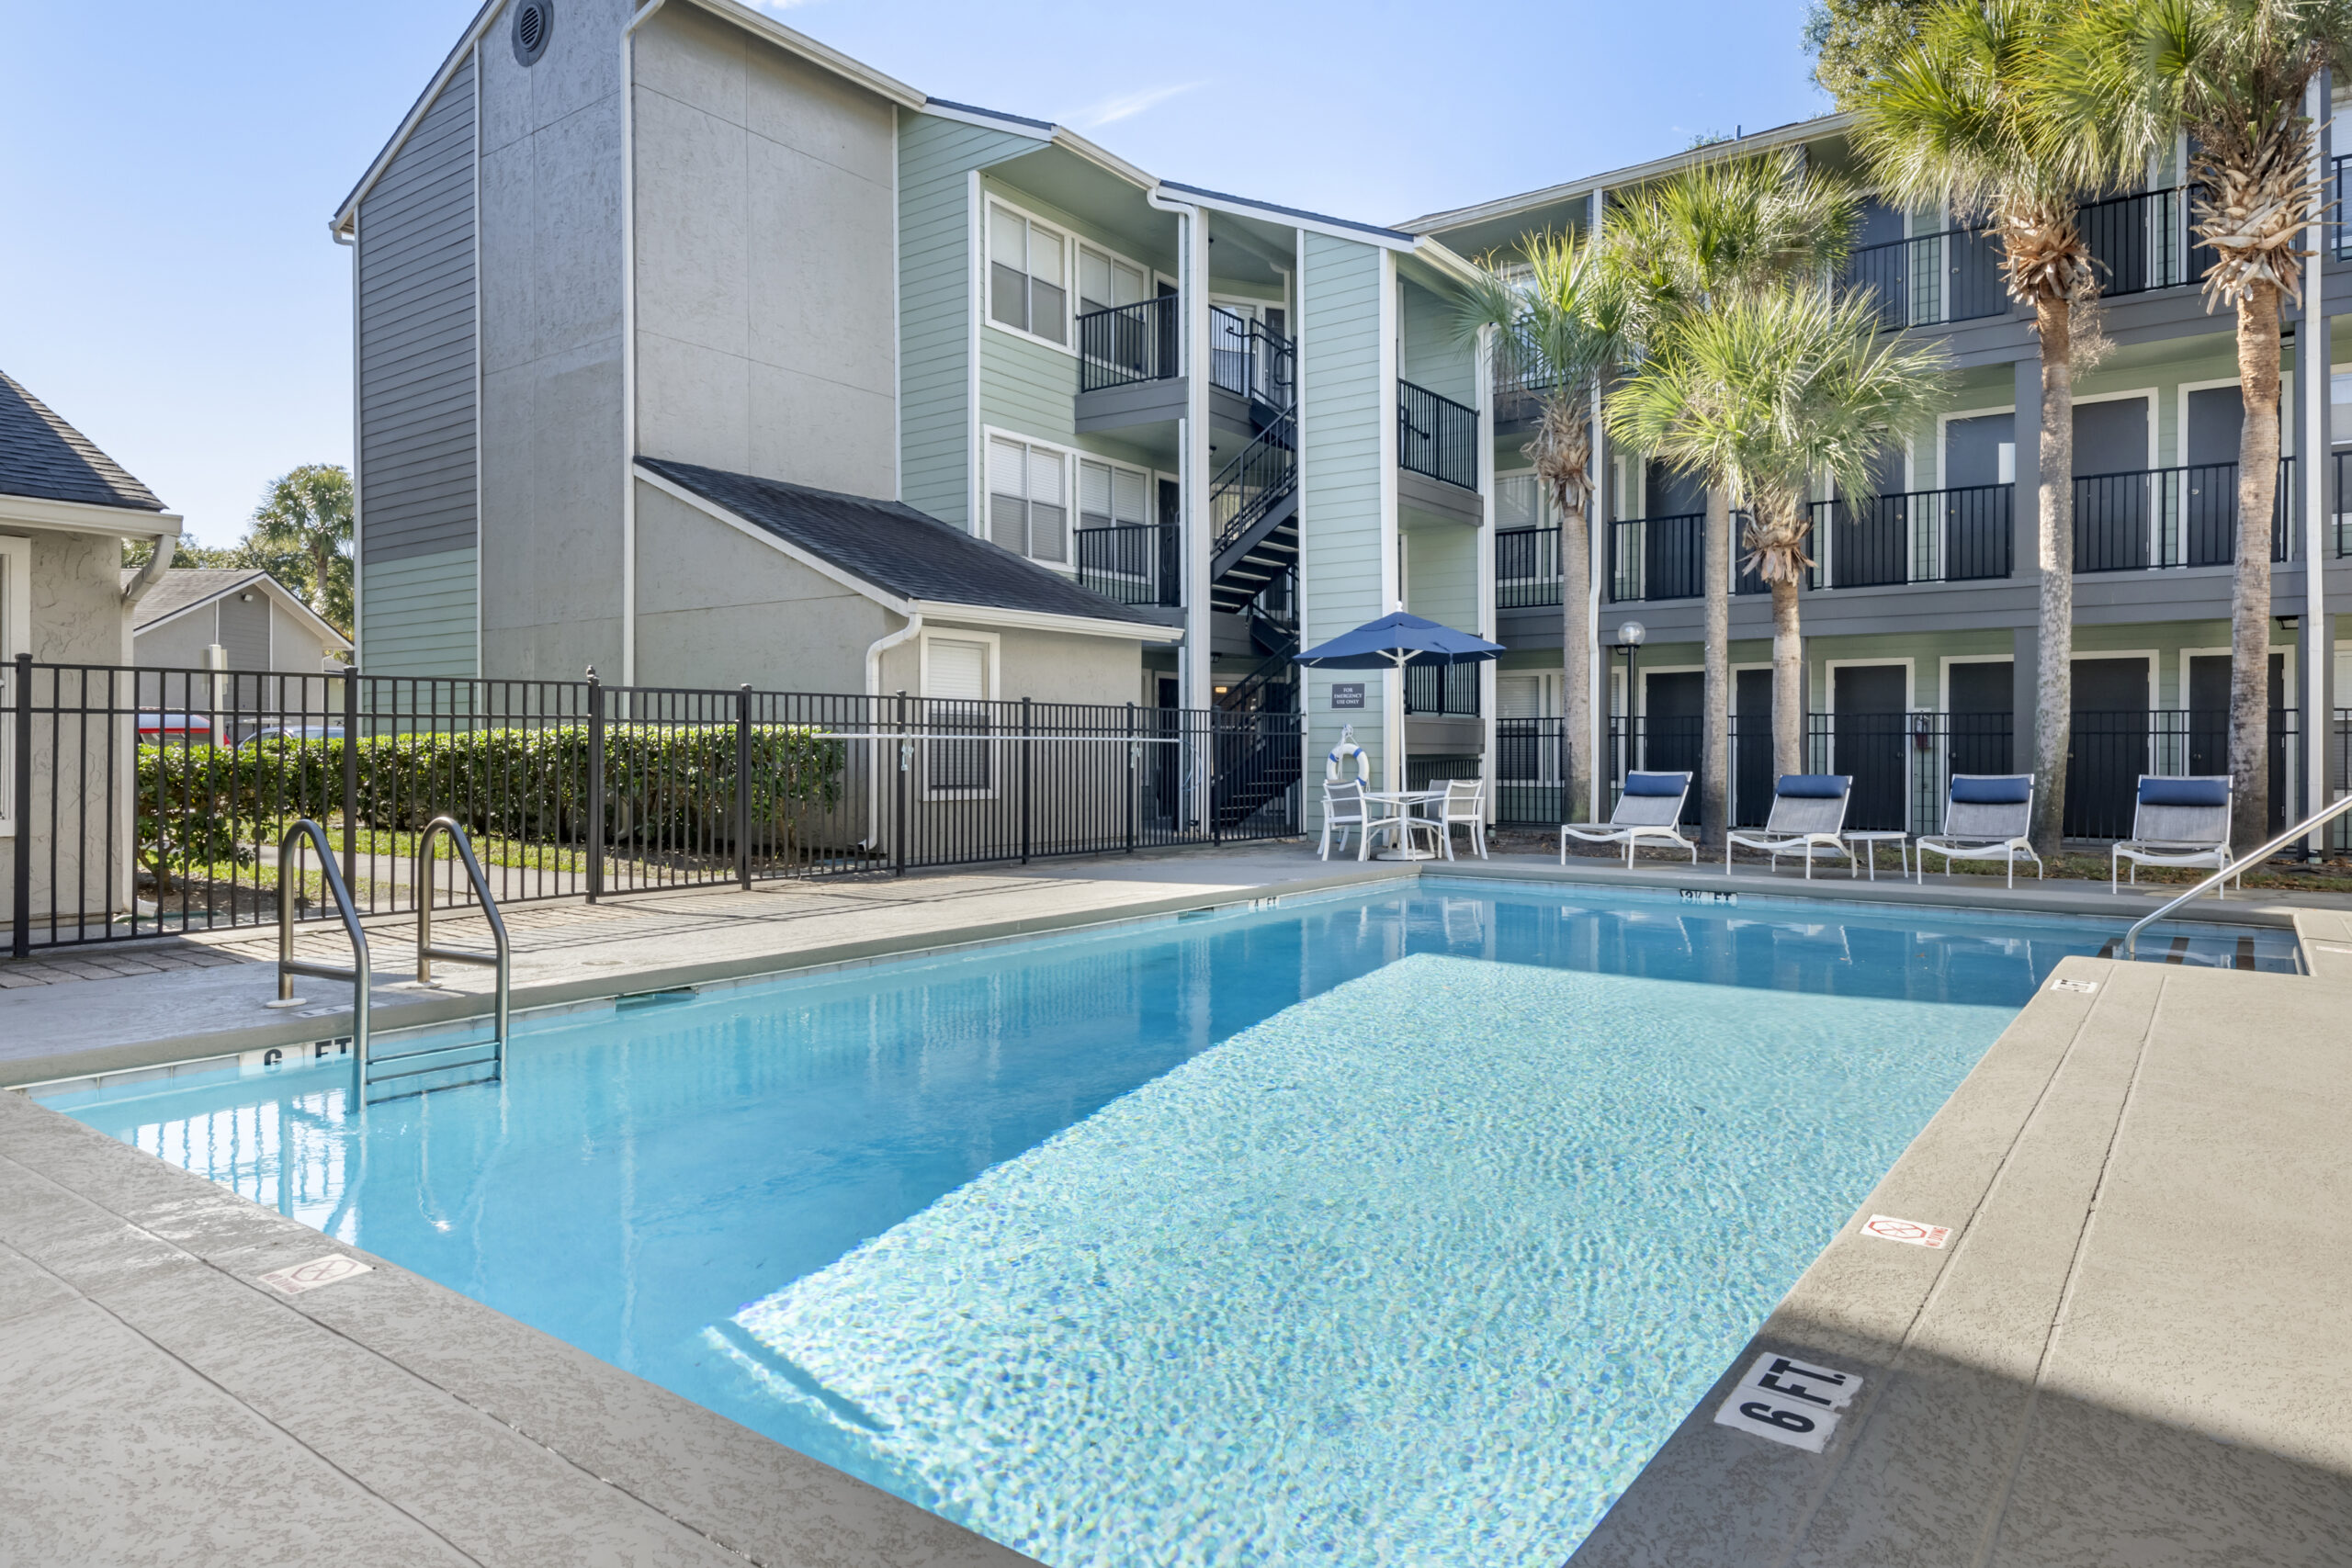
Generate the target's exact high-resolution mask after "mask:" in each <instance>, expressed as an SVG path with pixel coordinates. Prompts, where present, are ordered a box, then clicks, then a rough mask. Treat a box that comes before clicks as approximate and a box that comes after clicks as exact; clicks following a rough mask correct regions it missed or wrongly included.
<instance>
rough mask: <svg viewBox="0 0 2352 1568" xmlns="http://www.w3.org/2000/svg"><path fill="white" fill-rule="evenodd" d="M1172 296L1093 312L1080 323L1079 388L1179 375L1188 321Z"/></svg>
mask: <svg viewBox="0 0 2352 1568" xmlns="http://www.w3.org/2000/svg"><path fill="white" fill-rule="evenodd" d="M1176 299H1177V297H1176V296H1175V295H1173V294H1163V295H1161V296H1160V297H1159V299H1138V300H1136V302H1135V303H1134V304H1132V305H1114V306H1112V307H1110V308H1109V309H1108V310H1089V311H1087V312H1086V313H1085V314H1084V315H1082V316H1080V317H1079V319H1078V389H1079V390H1080V391H1081V392H1099V391H1101V390H1103V389H1104V388H1107V387H1125V386H1132V385H1133V384H1135V383H1136V382H1137V381H1164V380H1166V379H1168V378H1170V377H1171V376H1174V375H1177V374H1179V367H1180V366H1181V365H1182V357H1181V356H1180V355H1179V354H1178V352H1177V333H1178V331H1179V329H1180V328H1181V326H1182V321H1183V317H1182V315H1181V314H1180V313H1179V310H1178V307H1177V303H1176Z"/></svg>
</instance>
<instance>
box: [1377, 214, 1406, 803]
mask: <svg viewBox="0 0 2352 1568" xmlns="http://www.w3.org/2000/svg"><path fill="white" fill-rule="evenodd" d="M1397 288H1398V284H1397V253H1396V252H1395V251H1391V250H1386V249H1383V250H1382V251H1381V252H1380V602H1381V604H1384V605H1385V606H1386V609H1385V610H1383V611H1382V614H1384V615H1385V614H1387V613H1388V611H1391V610H1401V609H1403V608H1404V607H1405V582H1404V574H1403V573H1402V572H1401V571H1399V570H1397V568H1398V566H1399V564H1400V563H1399V561H1398V559H1397V545H1398V541H1399V540H1400V539H1401V538H1402V537H1403V535H1402V534H1401V533H1400V531H1399V528H1398V523H1397V322H1398V315H1397ZM1380 694H1381V703H1380V708H1381V714H1380V730H1381V734H1380V760H1381V767H1380V773H1381V777H1382V779H1383V780H1385V787H1386V788H1388V789H1392V790H1395V789H1403V788H1404V787H1405V672H1404V671H1402V670H1393V669H1392V670H1389V671H1385V672H1384V673H1383V674H1382V675H1381V677H1380Z"/></svg>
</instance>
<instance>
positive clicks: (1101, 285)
mask: <svg viewBox="0 0 2352 1568" xmlns="http://www.w3.org/2000/svg"><path fill="white" fill-rule="evenodd" d="M1150 281H1151V280H1150V279H1149V278H1148V277H1146V276H1144V271H1143V268H1141V267H1139V266H1136V265H1135V264H1133V263H1132V262H1124V261H1121V260H1119V258H1118V257H1116V256H1106V255H1104V254H1103V253H1102V252H1100V251H1096V250H1090V249H1088V248H1086V247H1084V246H1080V249H1079V253H1078V313H1079V314H1080V315H1081V316H1082V315H1085V314H1086V313H1087V312H1088V311H1090V310H1109V309H1111V308H1112V307H1113V306H1114V305H1133V304H1135V303H1136V302H1137V301H1138V300H1141V299H1148V298H1149V297H1150V292H1151V291H1150V287H1149V286H1150Z"/></svg>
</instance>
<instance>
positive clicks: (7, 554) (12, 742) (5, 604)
mask: <svg viewBox="0 0 2352 1568" xmlns="http://www.w3.org/2000/svg"><path fill="white" fill-rule="evenodd" d="M32 612H33V542H32V540H30V539H28V538H27V537H25V536H22V535H18V534H0V660H6V664H7V668H6V670H5V671H0V714H6V713H12V712H14V711H15V709H16V705H17V686H16V682H17V674H16V671H17V655H18V654H20V653H30V652H31V651H32V647H33V628H32ZM16 744H17V735H16V726H15V725H13V724H6V725H0V838H8V839H13V838H15V837H16V835H17V800H16V794H17V753H16Z"/></svg>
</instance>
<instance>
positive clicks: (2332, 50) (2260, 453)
mask: <svg viewBox="0 0 2352 1568" xmlns="http://www.w3.org/2000/svg"><path fill="white" fill-rule="evenodd" d="M2067 41H2068V44H2069V50H2068V64H2069V66H2070V69H2068V70H2066V71H2064V72H2063V73H2059V74H2058V76H2057V78H2056V81H2055V85H2054V86H2053V91H2052V103H2053V107H2054V109H2055V111H2056V112H2057V113H2058V114H2059V115H2060V116H2062V117H2064V118H2069V119H2072V120H2075V121H2082V120H2089V119H2095V118H2098V117H2100V116H2102V115H2105V114H2109V113H2111V112H2112V111H2111V109H2110V108H2109V106H2110V105H2112V104H2116V103H2121V104H2124V105H2126V106H2128V113H2127V118H2126V119H2125V138H2126V141H2127V144H2128V145H2129V146H2130V147H2131V148H2132V149H2134V150H2135V151H2137V152H2140V153H2141V154H2142V155H2143V156H2145V155H2148V154H2151V153H2160V152H2163V151H2165V150H2168V149H2169V148H2170V147H2171V146H2172V144H2173V138H2174V136H2175V135H2176V134H2177V132H2179V131H2181V130H2186V131H2187V132H2188V135H2189V138H2190V140H2191V143H2192V145H2193V146H2194V148H2195V152H2194V153H2193V154H2192V155H2191V157H2190V159H2189V164H2188V183H2190V184H2193V185H2195V186H2197V187H2198V190H2199V194H2198V197H2197V199H2196V202H2195V205H2194V206H2193V207H2192V209H2190V216H2191V217H2192V219H2193V220H2194V221H2195V223H2196V229H2197V237H2198V238H2199V240H2201V241H2203V242H2204V243H2206V244H2207V245H2209V246H2211V248H2212V251H2213V262H2212V265H2211V267H2210V268H2209V269H2208V270H2207V272H2206V274H2205V308H2206V310H2208V311H2211V310H2213V308H2214V307H2215V306H2217V305H2224V304H2226V305H2230V306H2233V307H2234V308H2235V310H2236V312H2237V349H2238V384H2239V387H2240V389H2241V390H2242V392H2243V395H2244V397H2245V423H2244V425H2243V426H2242V427H2241V428H2240V430H2239V434H2238V536H2237V546H2236V558H2237V569H2236V582H2235V585H2234V590H2233V594H2232V597H2231V604H2230V774H2231V779H2232V783H2233V785H2234V786H2235V787H2234V790H2233V798H2234V800H2235V802H2236V818H2237V820H2236V821H2235V822H2233V824H2232V825H2231V826H2232V829H2233V835H2232V836H2233V838H2234V839H2235V840H2237V842H2238V845H2239V847H2240V848H2241V849H2245V848H2250V847H2251V846H2253V845H2254V844H2256V843H2258V842H2259V841H2261V840H2264V839H2267V838H2268V837H2269V836H2270V611H2271V604H2270V550H2271V536H2270V535H2271V519H2272V509H2273V507H2274V506H2275V504H2276V502H2277V494H2278V352H2279V338H2278V314H2279V312H2278V301H2279V299H2280V297H2281V296H2282V295H2283V296H2285V297H2287V298H2290V299H2295V300H2297V301H2299V302H2300V301H2301V299H2302V276H2301V271H2302V269H2301V265H2300V264H2301V260H2302V258H2303V257H2304V256H2305V255H2306V254H2309V253H2307V252H2306V251H2304V250H2303V249H2302V247H2301V242H2302V238H2303V235H2304V232H2305V231H2306V229H2307V227H2308V226H2309V225H2312V224H2314V223H2317V222H2318V221H2319V220H2320V218H2321V215H2322V211H2323V209H2324V203H2325V197H2324V191H2323V190H2322V188H2321V186H2320V183H2319V182H2318V181H2316V180H2314V179H2313V178H2312V146H2313V142H2312V138H2313V129H2312V121H2311V119H2310V118H2309V117H2308V116H2307V115H2305V114H2304V112H2303V90H2304V87H2305V86H2306V85H2308V84H2309V83H2310V82H2311V80H2312V77H2314V76H2315V75H2317V74H2318V73H2319V72H2320V71H2321V70H2322V69H2323V68H2324V67H2327V66H2331V65H2333V66H2336V67H2338V68H2339V69H2340V68H2341V67H2342V66H2343V64H2344V63H2345V62H2346V59H2347V56H2352V3H2347V0H2109V3H2107V4H2103V5H2098V6H2093V7H2091V8H2090V9H2089V10H2088V11H2087V12H2086V13H2085V15H2084V16H2083V17H2082V18H2081V20H2080V23H2079V25H2078V27H2077V28H2075V31H2074V32H2073V34H2072V35H2071V36H2070V38H2069V39H2068V40H2067ZM2322 352H2324V350H2323V351H2322ZM2320 456H2321V455H2320V454H2318V453H2312V454H2311V455H2309V456H2308V457H2306V458H2305V461H2307V462H2317V461H2319V460H2320ZM2313 570H2316V563H2314V565H2313Z"/></svg>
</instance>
